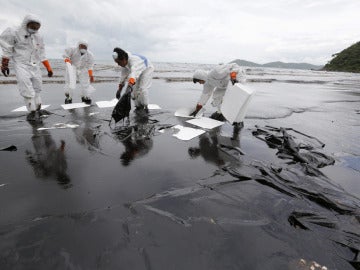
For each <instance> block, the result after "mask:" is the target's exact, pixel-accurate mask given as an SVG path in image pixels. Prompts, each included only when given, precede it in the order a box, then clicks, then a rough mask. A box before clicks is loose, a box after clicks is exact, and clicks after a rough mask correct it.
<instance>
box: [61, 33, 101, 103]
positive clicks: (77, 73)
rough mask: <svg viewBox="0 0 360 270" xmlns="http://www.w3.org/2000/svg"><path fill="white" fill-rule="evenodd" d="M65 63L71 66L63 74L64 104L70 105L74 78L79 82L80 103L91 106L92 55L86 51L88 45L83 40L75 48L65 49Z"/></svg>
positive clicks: (92, 88)
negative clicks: (71, 82)
mask: <svg viewBox="0 0 360 270" xmlns="http://www.w3.org/2000/svg"><path fill="white" fill-rule="evenodd" d="M63 57H64V58H65V63H69V64H70V65H72V68H71V69H68V68H67V71H66V73H65V89H64V90H65V97H66V98H65V104H69V103H72V98H73V92H74V90H75V89H74V88H75V87H74V86H75V85H76V78H77V79H78V80H79V84H80V91H81V101H82V102H85V103H86V104H91V98H90V96H91V94H92V93H93V92H94V91H95V88H94V87H93V86H92V85H91V84H90V83H93V82H94V81H95V80H94V75H93V68H94V55H93V54H92V52H90V51H89V50H88V43H87V42H86V41H84V40H81V41H79V42H78V44H77V46H76V47H70V48H67V49H65V54H64V55H63ZM69 72H73V73H74V74H73V75H74V76H73V78H72V79H73V80H75V81H74V82H73V84H70V79H71V78H70V77H71V74H69Z"/></svg>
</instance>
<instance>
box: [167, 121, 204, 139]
mask: <svg viewBox="0 0 360 270" xmlns="http://www.w3.org/2000/svg"><path fill="white" fill-rule="evenodd" d="M173 129H175V130H178V132H177V133H175V134H173V136H174V137H176V138H178V139H180V140H183V141H188V140H191V139H193V138H195V137H197V136H199V135H201V134H203V133H205V131H204V130H202V129H197V128H190V127H184V126H181V125H176V126H174V127H173Z"/></svg>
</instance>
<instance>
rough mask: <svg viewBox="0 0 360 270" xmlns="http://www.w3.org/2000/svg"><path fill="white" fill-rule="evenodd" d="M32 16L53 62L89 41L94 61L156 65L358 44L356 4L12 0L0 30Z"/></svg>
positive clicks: (347, 0) (297, 55)
mask: <svg viewBox="0 0 360 270" xmlns="http://www.w3.org/2000/svg"><path fill="white" fill-rule="evenodd" d="M29 12H30V13H34V14H37V15H38V16H39V17H40V18H41V19H42V21H43V25H42V29H41V31H42V33H43V35H44V39H45V42H46V45H47V54H48V56H49V57H50V58H59V57H61V55H62V53H63V50H64V49H65V48H66V47H67V46H73V45H75V44H76V43H77V41H78V40H79V39H86V40H88V41H89V44H90V49H91V50H92V51H93V53H94V54H95V57H96V58H97V59H108V60H111V52H112V49H113V48H114V47H116V46H119V47H122V48H124V49H126V50H129V51H132V52H137V53H141V54H144V55H146V56H148V57H149V58H150V59H152V60H153V61H169V62H173V61H174V62H199V63H219V62H227V61H231V60H233V59H236V58H242V59H246V60H249V61H255V62H259V63H265V62H269V61H276V60H282V61H286V62H303V61H305V60H306V61H307V62H310V63H314V64H325V63H326V62H327V61H328V60H330V59H331V55H332V54H333V53H336V52H338V51H339V50H341V49H344V48H346V47H347V46H349V45H351V44H353V43H355V42H357V41H358V40H359V39H360V36H359V34H358V29H359V28H360V20H358V18H357V17H358V14H359V12H360V1H358V0H326V1H325V0H311V1H310V0H301V1H300V0H259V1H253V0H225V1H223V2H218V1H213V0H208V1H203V0H197V1H195V0H192V1H190V0H184V1H181V2H178V3H173V2H171V1H165V0H159V1H156V0H155V1H149V0H138V1H125V0H120V1H118V0H108V1H95V0H75V1H70V0H65V1H54V0H48V1H45V0H38V1H35V0H29V1H20V0H12V1H7V2H4V3H2V8H1V10H0V15H1V16H0V31H3V30H4V29H5V27H7V26H14V25H17V24H19V23H20V22H21V20H22V18H23V16H24V15H25V14H27V13H29Z"/></svg>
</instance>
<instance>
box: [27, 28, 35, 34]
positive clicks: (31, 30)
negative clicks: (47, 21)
mask: <svg viewBox="0 0 360 270" xmlns="http://www.w3.org/2000/svg"><path fill="white" fill-rule="evenodd" d="M27 31H28V32H29V34H30V35H32V34H36V33H37V31H38V30H34V29H31V28H28V29H27Z"/></svg>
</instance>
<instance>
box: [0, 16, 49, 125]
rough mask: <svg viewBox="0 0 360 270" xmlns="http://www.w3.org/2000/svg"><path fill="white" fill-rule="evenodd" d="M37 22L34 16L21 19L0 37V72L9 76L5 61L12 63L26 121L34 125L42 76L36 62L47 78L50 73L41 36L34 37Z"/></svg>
mask: <svg viewBox="0 0 360 270" xmlns="http://www.w3.org/2000/svg"><path fill="white" fill-rule="evenodd" d="M40 26H41V21H40V20H39V19H38V18H37V17H36V16H34V15H27V16H25V18H24V20H23V22H22V24H21V25H20V27H18V28H15V29H13V28H7V29H6V30H5V31H4V32H3V33H2V34H1V35H0V45H1V47H2V51H3V55H2V61H1V72H2V73H3V74H4V76H6V77H7V76H9V74H10V70H9V61H10V60H11V61H13V63H14V70H15V75H16V79H17V86H18V89H19V92H20V95H21V96H22V97H23V98H24V101H25V105H26V108H27V110H28V111H29V114H28V115H27V120H28V121H37V120H39V119H40V116H41V114H43V113H44V111H43V110H41V97H40V92H41V90H42V75H41V70H40V62H42V63H43V65H44V66H45V67H46V69H47V73H48V76H49V77H52V75H53V71H52V69H51V66H50V63H49V61H48V60H47V59H46V56H45V45H44V41H43V38H42V36H41V35H40V34H39V33H38V31H39V29H40Z"/></svg>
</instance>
